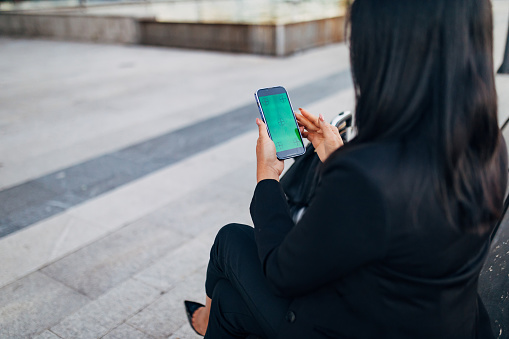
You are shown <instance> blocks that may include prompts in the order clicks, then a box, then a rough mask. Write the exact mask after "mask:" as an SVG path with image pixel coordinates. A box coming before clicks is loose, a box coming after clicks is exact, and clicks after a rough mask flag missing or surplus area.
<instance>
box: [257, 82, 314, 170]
mask: <svg viewBox="0 0 509 339" xmlns="http://www.w3.org/2000/svg"><path fill="white" fill-rule="evenodd" d="M276 94H286V98H287V99H288V103H289V104H290V109H291V110H292V115H293V120H294V121H295V126H296V127H297V130H298V131H299V138H300V142H301V145H302V146H301V147H296V148H292V149H289V150H286V151H281V152H276V156H277V158H278V159H279V160H285V159H290V158H294V157H297V156H299V155H302V154H304V153H305V152H306V148H305V147H304V141H303V139H302V135H301V133H300V129H299V124H298V122H297V118H296V117H295V113H294V111H293V106H292V102H291V101H290V96H289V95H288V92H287V91H286V89H285V88H284V87H283V86H275V87H268V88H260V89H258V90H257V91H256V92H255V94H254V95H255V99H256V104H257V105H258V110H259V111H260V115H261V118H262V120H263V122H264V123H265V126H266V127H267V132H268V133H269V136H270V138H271V140H273V139H272V134H271V133H270V128H269V125H268V124H267V122H266V119H265V114H264V112H263V109H262V105H261V104H260V97H264V96H268V95H276Z"/></svg>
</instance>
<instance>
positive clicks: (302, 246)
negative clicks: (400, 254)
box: [251, 164, 388, 296]
mask: <svg viewBox="0 0 509 339" xmlns="http://www.w3.org/2000/svg"><path fill="white" fill-rule="evenodd" d="M385 210H386V209H385V208H384V201H383V199H382V195H381V194H380V192H379V191H378V190H377V188H376V187H375V185H374V184H372V183H371V181H370V180H369V179H368V178H366V177H365V176H363V175H362V174H361V172H360V171H359V170H358V169H357V168H355V166H353V165H350V166H348V165H345V164H343V165H336V166H329V167H328V169H327V170H325V171H324V174H323V177H322V180H321V183H320V185H319V186H318V187H317V191H316V194H315V198H314V200H313V201H312V203H311V205H310V206H309V207H308V209H307V211H306V213H305V214H304V216H303V217H302V219H301V221H300V222H299V223H298V224H296V225H294V223H293V221H292V219H291V216H290V213H289V210H288V206H287V204H286V199H285V196H284V193H283V191H282V189H281V186H280V185H279V183H278V182H277V181H275V180H264V181H261V182H259V183H258V185H257V186H256V189H255V193H254V196H253V200H252V202H251V217H252V219H253V222H254V225H255V238H256V243H257V246H258V254H259V257H260V260H261V263H262V266H263V271H264V274H265V276H266V278H267V279H268V281H269V283H271V285H273V287H274V288H275V289H276V290H277V291H278V292H279V293H280V294H281V295H285V296H297V295H301V294H305V293H306V292H309V291H312V290H316V289H317V288H319V287H320V286H323V285H325V284H327V283H330V282H332V281H335V280H338V279H340V278H341V277H344V276H346V275H348V274H349V273H350V272H352V271H354V270H355V269H357V268H359V267H361V266H363V265H365V264H367V263H369V262H372V261H375V260H377V259H380V258H382V257H383V255H384V253H385V248H386V247H387V241H388V240H387V239H388V230H387V222H386V216H385Z"/></svg>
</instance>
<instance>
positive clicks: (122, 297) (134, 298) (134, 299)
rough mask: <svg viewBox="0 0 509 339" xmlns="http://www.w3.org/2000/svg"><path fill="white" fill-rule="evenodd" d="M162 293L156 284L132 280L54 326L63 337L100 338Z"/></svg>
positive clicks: (53, 330)
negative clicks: (151, 285)
mask: <svg viewBox="0 0 509 339" xmlns="http://www.w3.org/2000/svg"><path fill="white" fill-rule="evenodd" d="M159 296H160V292H159V291H158V290H156V289H154V288H153V287H150V286H148V285H146V284H143V283H141V282H139V281H136V280H132V279H131V280H128V281H126V282H124V283H122V284H120V285H119V286H117V287H115V288H114V289H112V290H111V291H110V292H108V293H107V294H105V295H103V296H101V297H100V298H99V299H97V300H95V301H93V302H90V303H89V304H87V305H86V306H85V307H83V308H81V309H80V310H78V311H77V312H75V313H74V314H72V315H70V316H68V317H67V318H65V319H63V320H62V321H61V322H60V323H59V324H57V325H55V326H53V327H51V331H52V332H54V333H56V334H57V335H59V336H61V337H63V338H69V339H71V338H99V337H101V336H103V335H105V334H106V333H108V332H109V330H110V329H112V328H114V327H116V326H117V325H118V324H120V323H122V322H123V320H124V319H126V318H128V317H130V316H132V315H133V314H136V313H137V312H138V311H140V310H141V309H143V308H144V307H146V306H147V305H149V304H150V303H151V302H153V301H154V300H156V299H157V298H158V297H159Z"/></svg>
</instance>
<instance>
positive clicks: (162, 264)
mask: <svg viewBox="0 0 509 339" xmlns="http://www.w3.org/2000/svg"><path fill="white" fill-rule="evenodd" d="M207 239H208V241H204V239H202V238H196V239H193V240H192V241H189V242H187V243H185V244H183V245H182V246H181V247H179V248H178V249H176V250H175V251H172V252H170V253H168V254H167V255H166V256H164V257H162V258H161V259H159V260H158V261H157V262H156V263H154V264H153V265H152V266H150V267H148V268H146V269H145V270H143V271H141V272H140V273H138V274H137V275H135V276H134V278H135V279H137V280H139V281H142V282H144V283H146V284H148V285H151V286H154V287H156V288H157V289H159V290H161V291H168V290H170V289H171V288H174V287H175V286H178V285H179V284H182V281H184V280H185V279H187V277H189V275H191V274H192V273H193V272H195V271H196V269H197V268H198V267H205V266H206V265H207V263H208V259H209V253H210V246H211V245H212V240H211V239H213V236H208V237H207Z"/></svg>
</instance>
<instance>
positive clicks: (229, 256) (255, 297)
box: [207, 224, 291, 333]
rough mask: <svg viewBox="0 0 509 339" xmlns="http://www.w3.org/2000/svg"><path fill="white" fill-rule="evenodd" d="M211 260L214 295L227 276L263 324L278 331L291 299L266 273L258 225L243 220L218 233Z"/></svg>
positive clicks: (209, 285) (209, 282)
mask: <svg viewBox="0 0 509 339" xmlns="http://www.w3.org/2000/svg"><path fill="white" fill-rule="evenodd" d="M210 260H211V263H213V266H214V267H213V268H210V269H209V270H211V271H213V272H209V273H208V274H207V294H208V295H209V296H211V295H212V293H211V292H212V291H210V289H213V285H215V284H216V283H217V281H218V280H219V279H227V280H228V281H229V282H230V283H231V285H232V286H233V288H235V290H236V292H237V293H238V294H239V295H240V296H241V297H242V299H243V301H244V302H245V304H246V305H247V307H248V308H249V310H250V311H251V313H252V314H253V315H254V317H255V318H256V320H257V321H258V322H259V323H260V326H262V327H263V328H265V329H267V331H268V332H269V333H271V332H272V333H275V332H276V331H277V329H278V327H279V324H280V323H281V321H282V320H283V318H284V316H285V314H286V312H287V310H288V307H289V305H290V301H291V300H289V299H286V298H282V297H278V296H277V295H276V294H275V293H274V291H273V290H272V289H271V287H270V285H269V283H268V281H267V280H266V278H265V276H264V275H263V270H262V265H261V263H260V259H259V258H258V252H257V247H256V242H255V238H254V229H253V228H252V227H250V226H246V225H240V224H229V225H226V226H224V227H223V228H222V229H221V230H220V231H219V232H218V234H217V236H216V240H215V242H214V246H213V247H212V250H211V259H210ZM209 267H210V265H209ZM216 269H217V270H219V272H216ZM209 293H210V294H209Z"/></svg>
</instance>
